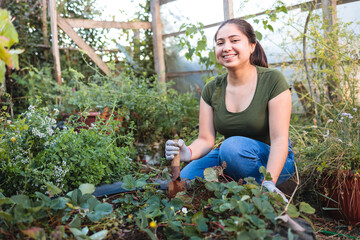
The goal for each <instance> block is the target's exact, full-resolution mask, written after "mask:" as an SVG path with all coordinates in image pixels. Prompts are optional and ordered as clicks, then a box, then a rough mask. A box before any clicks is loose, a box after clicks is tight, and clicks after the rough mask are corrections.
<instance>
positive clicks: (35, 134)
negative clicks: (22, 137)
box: [32, 128, 46, 138]
mask: <svg viewBox="0 0 360 240" xmlns="http://www.w3.org/2000/svg"><path fill="white" fill-rule="evenodd" d="M32 134H33V135H34V136H38V137H39V138H43V137H46V135H45V134H44V133H41V132H40V131H39V130H38V129H37V128H33V129H32Z"/></svg>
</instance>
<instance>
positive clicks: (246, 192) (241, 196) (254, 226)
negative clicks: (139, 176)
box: [113, 168, 314, 239]
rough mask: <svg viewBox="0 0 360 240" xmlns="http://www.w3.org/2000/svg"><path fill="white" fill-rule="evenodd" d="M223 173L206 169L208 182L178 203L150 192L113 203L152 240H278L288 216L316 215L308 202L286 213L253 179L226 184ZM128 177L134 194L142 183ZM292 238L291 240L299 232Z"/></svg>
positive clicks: (203, 181) (279, 200)
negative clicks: (191, 239) (162, 238)
mask: <svg viewBox="0 0 360 240" xmlns="http://www.w3.org/2000/svg"><path fill="white" fill-rule="evenodd" d="M221 172H222V171H221V168H208V169H206V170H205V172H204V175H205V179H197V180H196V181H195V182H194V183H193V184H192V187H191V190H188V191H187V192H181V193H178V195H177V196H176V197H175V198H174V199H167V198H166V197H165V196H164V195H163V194H162V193H161V192H159V191H158V190H156V189H154V188H148V189H147V190H145V192H142V193H139V192H137V194H136V200H134V198H133V197H132V195H131V194H124V195H123V197H121V198H118V199H117V200H115V201H113V203H121V205H119V206H121V208H120V209H122V210H121V211H120V209H118V210H117V213H118V214H119V215H120V216H122V217H126V218H127V220H126V221H127V225H131V224H133V223H134V222H135V223H136V226H137V227H138V228H139V230H141V231H144V232H146V233H147V234H148V235H149V237H150V238H151V239H156V238H157V237H158V236H159V235H161V236H164V235H165V238H177V239H179V238H217V237H220V236H221V237H225V238H239V239H258V238H259V239H274V238H275V239H276V238H277V237H278V238H280V236H279V235H278V234H277V231H279V228H281V227H280V226H281V220H284V219H285V217H286V218H288V219H291V218H292V217H295V218H297V217H299V216H302V217H305V218H306V214H312V213H314V209H313V208H312V207H310V205H308V204H306V203H300V204H299V205H298V206H295V205H293V204H290V205H288V206H287V207H286V208H285V204H284V202H283V199H282V198H281V197H280V196H279V195H277V194H275V193H269V192H267V191H266V190H265V189H264V188H262V187H261V186H259V185H258V184H257V183H256V182H255V181H254V180H253V179H251V178H248V179H246V181H247V182H248V183H247V184H242V183H236V182H227V181H225V180H224V178H222V177H221V176H222V175H221ZM126 178H127V182H132V184H129V186H130V187H129V190H133V189H134V187H135V186H136V185H137V181H136V180H135V179H134V178H132V177H131V176H127V177H126ZM139 184H141V183H140V182H139ZM123 186H124V185H123ZM125 209H126V210H125ZM285 209H287V210H285ZM285 212H287V214H284V213H285ZM295 225H296V224H295ZM288 234H289V237H290V235H291V236H293V234H294V233H293V232H291V231H289V233H288Z"/></svg>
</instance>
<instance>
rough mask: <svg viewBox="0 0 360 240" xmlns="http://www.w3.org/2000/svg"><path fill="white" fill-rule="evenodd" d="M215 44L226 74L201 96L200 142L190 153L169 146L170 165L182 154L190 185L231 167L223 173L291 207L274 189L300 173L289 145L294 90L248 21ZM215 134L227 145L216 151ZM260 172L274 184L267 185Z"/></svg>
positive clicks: (236, 23)
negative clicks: (262, 189) (245, 180)
mask: <svg viewBox="0 0 360 240" xmlns="http://www.w3.org/2000/svg"><path fill="white" fill-rule="evenodd" d="M215 42H216V46H215V54H216V59H217V61H218V62H219V63H220V64H221V65H223V66H224V67H225V68H226V70H227V73H225V74H223V75H220V76H218V77H216V78H215V79H214V80H212V81H210V82H209V83H208V84H207V85H206V86H205V87H204V89H203V91H202V96H201V100H200V117H199V135H198V138H197V139H196V140H195V141H194V142H193V143H192V144H191V145H190V146H189V147H187V146H186V145H185V143H184V141H181V140H179V141H178V142H176V141H173V140H169V141H167V143H166V147H165V151H166V159H168V160H172V159H173V158H174V155H176V154H178V153H180V156H181V160H182V161H184V162H190V161H191V160H193V161H191V162H190V163H189V164H188V165H187V166H186V167H185V168H184V169H183V170H182V171H181V178H189V179H194V178H196V177H203V176H204V169H206V168H208V167H214V166H219V165H220V166H224V165H226V166H227V167H226V168H225V169H224V173H225V174H227V175H228V176H229V177H230V178H232V179H234V180H235V181H238V180H239V179H243V178H246V177H253V178H255V180H256V181H257V182H258V183H262V182H263V185H264V186H265V187H266V188H267V189H268V190H269V191H271V192H273V191H275V192H277V193H279V194H280V195H281V196H282V197H283V199H284V201H287V199H286V197H285V195H284V194H283V193H282V192H281V191H280V190H279V189H278V188H277V187H276V186H275V184H276V183H279V184H280V183H282V182H284V181H286V180H287V179H288V178H290V176H291V175H292V174H293V173H294V170H295V169H294V154H293V152H292V148H291V145H290V144H289V124H290V114H291V94H290V91H289V85H288V83H287V82H286V80H285V77H284V76H283V75H282V74H281V73H280V72H279V71H277V70H274V69H269V68H268V64H267V58H266V55H265V52H264V51H263V49H262V47H261V45H260V43H259V42H258V41H257V40H256V36H255V32H254V30H253V28H252V26H251V25H250V24H249V23H248V22H246V21H245V20H241V19H229V20H227V21H225V22H223V23H222V24H221V25H220V27H219V28H218V30H217V32H216V34H215ZM216 132H219V133H220V134H222V135H224V136H225V140H224V142H223V143H222V144H221V146H220V147H219V148H216V149H213V150H212V148H213V146H214V143H215V136H216ZM211 150H212V151H211ZM261 166H264V167H266V170H267V172H269V173H270V175H271V177H272V181H264V180H265V179H264V176H263V175H262V174H261V173H260V172H259V168H260V167H261ZM266 180H268V179H266Z"/></svg>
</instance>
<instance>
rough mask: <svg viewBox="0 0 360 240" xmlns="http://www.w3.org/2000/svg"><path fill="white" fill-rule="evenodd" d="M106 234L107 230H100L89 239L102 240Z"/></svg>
mask: <svg viewBox="0 0 360 240" xmlns="http://www.w3.org/2000/svg"><path fill="white" fill-rule="evenodd" d="M108 232H109V231H108V230H102V231H100V232H97V233H94V234H93V235H91V236H90V239H92V240H102V239H104V238H106V236H107V234H108Z"/></svg>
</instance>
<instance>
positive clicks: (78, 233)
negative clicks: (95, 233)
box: [69, 228, 86, 239]
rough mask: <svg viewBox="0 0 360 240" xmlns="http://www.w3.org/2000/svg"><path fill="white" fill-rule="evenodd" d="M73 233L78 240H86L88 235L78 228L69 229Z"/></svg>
mask: <svg viewBox="0 0 360 240" xmlns="http://www.w3.org/2000/svg"><path fill="white" fill-rule="evenodd" d="M69 229H70V231H71V233H72V234H74V236H75V237H76V238H77V239H79V238H80V239H86V235H85V234H84V233H83V232H82V231H81V230H79V229H77V228H69Z"/></svg>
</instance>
